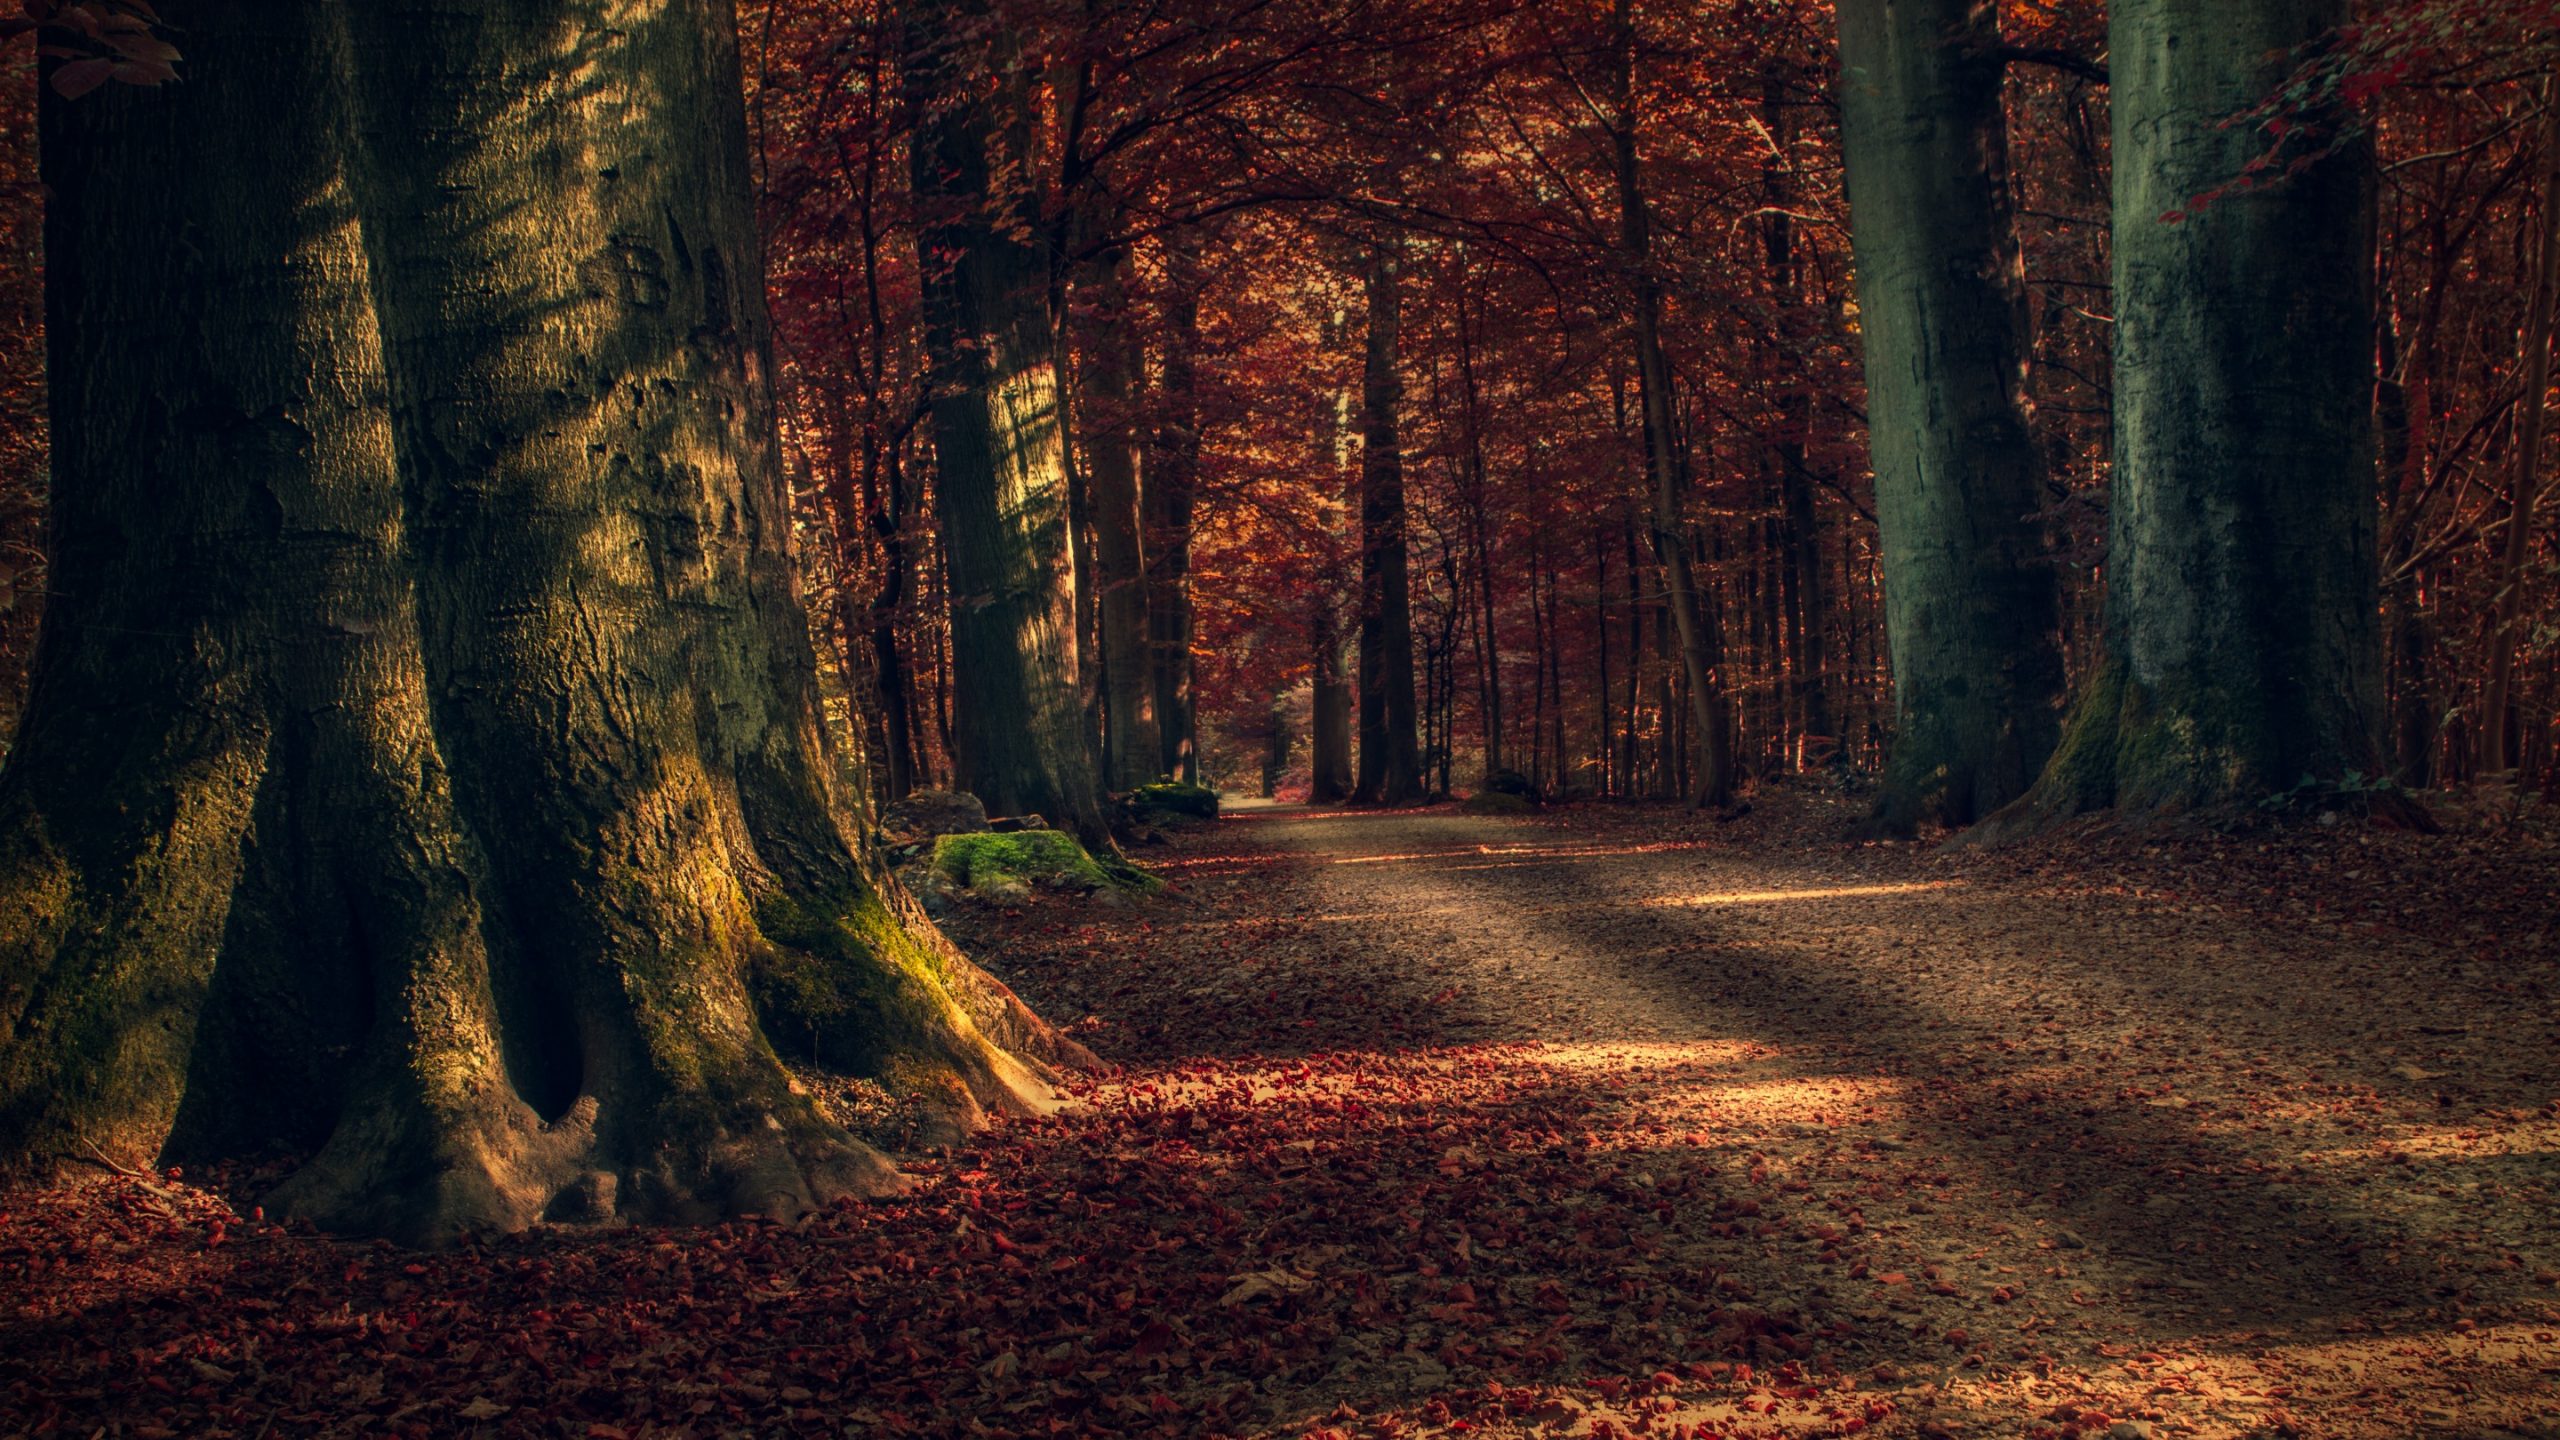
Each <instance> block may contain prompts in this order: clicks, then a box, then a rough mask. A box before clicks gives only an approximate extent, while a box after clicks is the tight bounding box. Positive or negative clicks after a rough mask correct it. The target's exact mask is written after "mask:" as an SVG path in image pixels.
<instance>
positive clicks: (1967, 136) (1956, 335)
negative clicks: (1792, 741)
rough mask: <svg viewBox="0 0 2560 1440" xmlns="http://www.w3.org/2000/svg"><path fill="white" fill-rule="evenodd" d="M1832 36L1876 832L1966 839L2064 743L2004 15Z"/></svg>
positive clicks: (1902, 9)
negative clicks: (1884, 693)
mask: <svg viewBox="0 0 2560 1440" xmlns="http://www.w3.org/2000/svg"><path fill="white" fill-rule="evenodd" d="M1839 14H1840V64H1841V71H1842V79H1841V86H1840V103H1841V133H1842V148H1843V150H1844V152H1845V155H1846V159H1847V162H1848V183H1849V196H1850V216H1851V220H1852V224H1853V231H1854V233H1853V236H1852V244H1853V245H1854V247H1855V249H1856V254H1857V265H1858V309H1859V315H1860V319H1861V324H1862V327H1863V329H1864V331H1865V336H1866V360H1867V366H1866V373H1867V417H1868V434H1869V436H1870V441H1869V443H1870V446H1871V448H1872V450H1873V453H1874V461H1875V472H1876V517H1877V521H1878V530H1879V533H1880V536H1881V540H1882V545H1883V558H1884V572H1885V575H1884V580H1885V587H1884V588H1885V628H1886V642H1887V645H1888V647H1889V649H1890V651H1891V655H1892V663H1893V678H1894V708H1895V713H1896V716H1897V718H1898V720H1899V722H1900V724H1899V730H1900V733H1899V734H1898V736H1897V737H1896V739H1895V741H1894V746H1893V753H1892V757H1891V760H1890V761H1889V763H1888V766H1887V769H1886V772H1885V783H1884V789H1883V793H1882V794H1881V795H1880V797H1879V798H1878V800H1877V805H1876V812H1875V822H1874V823H1875V824H1876V826H1877V828H1879V829H1882V830H1885V831H1889V832H1897V833H1904V834H1907V833H1909V832H1910V831H1911V830H1912V829H1913V828H1914V827H1916V826H1917V825H1919V824H1921V823H1924V822H1935V823H1940V824H1946V825H1957V826H1961V825H1969V824H1971V823H1973V822H1974V821H1976V820H1978V819H1980V818H1982V817H1983V816H1985V815H1988V814H1990V813H1991V812H1992V811H1993V810H1996V809H1998V808H1999V807H2000V806H2002V805H2005V804H2007V803H2009V802H2010V801H2011V800H2014V799H2016V798H2017V797H2018V796H2020V795H2022V794H2024V793H2025V792H2026V791H2027V789H2028V787H2030V786H2031V785H2033V784H2034V783H2035V780H2036V776H2037V774H2038V773H2039V772H2040V771H2041V770H2042V768H2043V766H2044V763H2045V760H2046V759H2047V757H2049V756H2050V755H2051V754H2052V753H2053V747H2054V742H2055V741H2056V740H2057V739H2058V738H2059V737H2060V734H2061V720H2062V717H2061V704H2062V698H2063V690H2064V686H2065V680H2064V674H2063V663H2062V650H2061V645H2060V640H2059V635H2058V626H2059V623H2060V595H2059V592H2058V589H2057V582H2056V575H2055V572H2054V570H2053V568H2052V566H2051V565H2050V564H2049V563H2048V562H2047V560H2046V558H2045V547H2044V540H2043V536H2042V533H2041V530H2040V527H2039V526H2038V525H2037V523H2036V522H2035V521H2034V520H2033V519H2031V518H2030V516H2031V513H2032V512H2033V511H2034V510H2035V509H2036V508H2037V506H2038V505H2039V504H2040V503H2041V502H2042V497H2041V495H2040V493H2039V491H2040V487H2041V485H2042V482H2043V477H2044V466H2043V459H2042V456H2041V455H2040V454H2039V453H2038V451H2037V449H2036V443H2035V437H2034V435H2033V433H2032V432H2031V430H2030V428H2029V425H2028V416H2029V413H2030V412H2029V403H2030V402H2029V400H2028V396H2027V371H2026V364H2027V353H2028V340H2027V307H2026V280H2025V275H2024V272H2023V270H2022V269H2021V267H2020V262H2019V254H2018V246H2017V240H2016V235H2015V232H2014V229H2013V228H2012V213H2011V212H2012V205H2013V202H2012V200H2011V198H2010V182H2009V173H2008V172H2009V141H2008V125H2007V121H2006V120H2005V118H2004V116H2003V114H2002V110H2001V74H2002V61H2001V59H2000V56H1999V54H1998V49H1999V42H2000V30H1999V19H1998V14H1997V10H1996V8H1995V7H1993V6H1990V5H1986V4H1983V3H1981V0H1842V4H1841V5H1840V7H1839ZM2157 214H2158V211H2157V208H2156V207H2155V209H2154V210H2153V212H2152V214H2151V216H2149V217H2146V219H2147V220H2156V217H2157Z"/></svg>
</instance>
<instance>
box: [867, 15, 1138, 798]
mask: <svg viewBox="0 0 2560 1440" xmlns="http://www.w3.org/2000/svg"><path fill="white" fill-rule="evenodd" d="M985 19H986V15H985V6H984V4H982V3H979V0H918V3H917V4H916V5H915V6H914V8H913V9H912V10H911V11H910V13H909V16H908V23H909V24H910V26H911V27H912V30H911V34H910V42H911V46H912V53H911V54H910V56H909V59H908V65H907V83H908V86H909V88H910V91H911V95H912V99H913V105H914V112H915V113H916V114H917V115H918V116H919V117H921V118H920V119H919V121H918V124H917V129H916V135H915V139H914V141H913V146H914V181H915V194H916V204H917V207H918V209H919V211H920V212H921V214H922V217H923V229H922V236H921V239H922V242H923V247H924V253H926V254H927V255H929V256H934V257H937V262H936V263H933V264H929V265H927V266H926V268H925V273H924V311H925V352H926V360H927V365H928V368H929V370H930V372H931V377H932V389H933V422H932V424H933V448H934V455H935V460H936V465H937V468H936V471H935V485H934V501H935V511H936V514H937V516H938V517H939V519H940V520H941V522H942V543H943V549H944V554H945V565H946V568H947V571H948V574H949V576H950V587H951V601H950V606H951V661H952V677H951V681H952V691H953V694H952V700H951V709H952V743H953V747H954V750H955V752H956V753H955V754H954V756H953V760H954V762H955V766H956V769H957V771H958V776H959V783H960V785H961V787H962V788H963V789H966V790H969V791H971V792H973V793H975V794H976V795H977V797H978V798H979V799H980V800H982V801H984V802H985V803H986V806H987V809H988V811H989V812H990V813H992V814H997V815H1022V814H1039V815H1042V816H1045V817H1047V818H1048V819H1049V821H1050V823H1052V824H1053V825H1056V826H1057V827H1058V828H1060V829H1062V830H1070V831H1073V832H1075V833H1076V834H1077V835H1078V836H1080V837H1081V838H1083V839H1084V840H1085V841H1086V842H1087V843H1088V844H1107V843H1109V830H1108V827H1107V825H1106V824H1105V822H1104V819H1103V813H1102V789H1101V782H1100V777H1099V775H1098V773H1097V767H1096V765H1095V761H1094V757H1093V754H1092V751H1091V746H1090V743H1089V739H1088V736H1087V733H1086V724H1085V716H1084V710H1083V703H1082V699H1083V697H1082V694H1081V682H1080V679H1079V674H1080V672H1079V669H1078V666H1079V664H1080V660H1079V654H1080V650H1079V646H1078V644H1077V637H1078V621H1077V610H1076V606H1077V598H1076V597H1077V586H1076V578H1075V577H1076V570H1077V566H1076V564H1075V560H1074V556H1073V553H1072V552H1073V545H1074V536H1073V517H1072V516H1071V514H1070V509H1071V496H1070V490H1071V486H1070V484H1069V480H1068V473H1067V450H1066V430H1065V413H1064V410H1063V408H1062V407H1063V402H1064V398H1065V396H1064V391H1063V389H1062V386H1061V379H1060V376H1059V374H1058V357H1059V353H1060V352H1059V343H1058V334H1057V328H1056V318H1055V316H1054V313H1053V309H1052V306H1051V297H1050V288H1049V287H1050V284H1051V280H1052V277H1051V274H1050V262H1049V257H1048V255H1047V254H1046V253H1045V251H1044V250H1043V248H1042V247H1041V245H1040V244H1039V243H1038V237H1039V236H1040V234H1041V233H1042V231H1041V229H1040V227H1039V226H1038V225H1037V223H1036V222H1037V220H1038V218H1039V217H1038V215H1037V213H1036V210H1037V207H1036V205H1035V204H1034V197H1033V196H1032V195H1031V194H1030V193H1029V191H1028V189H1027V188H1026V187H1025V185H1024V183H1023V177H1024V176H1025V175H1026V174H1027V173H1029V172H1028V169H1027V158H1028V156H1029V155H1030V153H1031V144H1032V139H1031V129H1032V119H1033V97H1032V83H1031V80H1032V77H1031V76H1030V74H1029V73H1028V72H1027V70H1026V68H1025V66H1024V65H1023V63H1022V61H1021V58H1020V57H1019V56H1018V55H1016V54H1014V53H1012V47H1011V45H1010V43H1009V42H1008V39H1007V38H1006V37H1005V36H1004V35H1003V34H1001V33H989V30H988V27H987V26H986V24H985ZM981 66H992V67H993V69H994V71H995V74H994V77H993V82H992V84H985V83H980V82H979V80H978V79H977V78H976V77H975V76H974V75H973V73H972V72H973V71H974V70H976V69H977V68H978V67H981ZM961 96H968V97H973V98H971V99H970V100H969V101H968V103H960V102H959V101H957V100H955V98H954V97H961Z"/></svg>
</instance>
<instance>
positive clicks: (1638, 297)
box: [1609, 0, 1733, 806]
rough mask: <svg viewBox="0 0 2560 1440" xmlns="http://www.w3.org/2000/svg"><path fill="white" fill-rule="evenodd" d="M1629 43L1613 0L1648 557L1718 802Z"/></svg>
mask: <svg viewBox="0 0 2560 1440" xmlns="http://www.w3.org/2000/svg"><path fill="white" fill-rule="evenodd" d="M1635 43H1636V42H1635V14H1634V9H1633V3H1632V0H1617V46H1616V49H1617V67H1618V68H1617V73H1616V75H1615V77H1614V78H1615V80H1616V92H1617V93H1616V95H1615V96H1614V99H1615V101H1616V108H1617V115H1616V116H1615V118H1614V120H1613V122H1612V124H1611V127H1610V135H1609V139H1610V146H1611V150H1612V152H1613V159H1614V161H1615V166H1616V180H1617V189H1618V197H1617V198H1618V226H1619V229H1618V244H1619V258H1620V263H1621V264H1623V265H1624V266H1625V267H1626V270H1627V281H1628V284H1629V285H1630V287H1632V289H1633V292H1634V294H1633V299H1634V312H1635V315H1634V318H1635V324H1634V335H1633V340H1634V344H1635V352H1636V382H1637V398H1638V401H1639V406H1638V408H1639V411H1640V413H1641V416H1642V420H1643V430H1644V447H1645V460H1646V470H1647V478H1648V479H1649V480H1650V482H1651V486H1652V502H1653V553H1654V560H1655V562H1656V563H1657V564H1658V565H1660V566H1661V568H1662V579H1663V589H1664V591H1665V592H1666V595H1667V598H1668V601H1669V604H1670V607H1671V620H1672V624H1673V626H1674V628H1675V629H1677V631H1678V632H1679V636H1680V664H1681V667H1682V669H1683V670H1684V671H1685V673H1686V674H1687V676H1688V680H1689V707H1690V710H1691V712H1692V714H1693V716H1694V718H1695V720H1696V722H1697V727H1698V731H1697V739H1698V747H1699V761H1700V764H1699V767H1698V773H1697V784H1696V785H1695V786H1694V787H1692V788H1691V790H1690V792H1689V799H1690V802H1691V803H1692V804H1694V805H1701V806H1720V805H1724V804H1727V803H1729V802H1730V801H1731V800H1732V799H1733V724H1732V717H1731V716H1730V715H1729V714H1728V713H1727V710H1728V706H1727V704H1726V700H1725V693H1724V684H1723V681H1722V679H1721V678H1720V677H1719V676H1718V674H1717V665H1718V664H1719V663H1720V656H1719V654H1718V652H1719V651H1720V650H1721V649H1722V648H1723V645H1722V640H1721V637H1720V636H1719V635H1718V634H1717V633H1716V617H1715V614H1714V612H1713V611H1712V610H1711V609H1709V608H1707V607H1706V606H1705V605H1704V604H1703V603H1702V600H1701V597H1700V596H1699V594H1698V583H1697V579H1696V572H1695V570H1694V569H1693V568H1692V567H1691V565H1690V562H1689V541H1688V534H1689V517H1688V494H1687V491H1688V476H1687V475H1686V473H1685V467H1684V466H1683V465H1682V464H1681V460H1680V456H1679V453H1678V444H1679V435H1678V431H1677V429H1676V423H1675V421H1674V419H1673V415H1672V399H1671V362H1670V359H1669V358H1668V357H1667V356H1666V355H1665V354H1664V353H1663V349H1662V282H1661V279H1660V277H1658V276H1656V275H1655V274H1654V273H1653V217H1652V214H1651V212H1650V210H1649V208H1648V207H1647V204H1646V201H1645V196H1644V184H1643V176H1642V172H1641V170H1640V169H1639V165H1638V159H1637V146H1636V140H1637V135H1638V133H1639V129H1640V127H1639V117H1638V114H1637V108H1636V95H1635Z"/></svg>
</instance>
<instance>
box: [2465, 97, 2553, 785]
mask: <svg viewBox="0 0 2560 1440" xmlns="http://www.w3.org/2000/svg"><path fill="white" fill-rule="evenodd" d="M2542 110H2543V122H2542V225H2541V234H2540V235H2539V236H2538V237H2536V240H2537V244H2538V245H2539V246H2540V253H2539V255H2537V256H2536V273H2535V275H2534V281H2533V299H2532V301H2531V302H2530V303H2529V304H2528V305H2527V307H2526V315H2525V326H2524V343H2523V346H2522V350H2523V353H2522V356H2521V358H2522V360H2523V362H2524V363H2523V365H2522V367H2521V368H2522V369H2523V371H2524V382H2523V383H2524V394H2523V397H2522V398H2521V399H2519V400H2518V401H2517V404H2516V453H2515V462H2514V463H2515V467H2516V469H2515V481H2514V484H2513V485H2512V486H2511V487H2510V488H2509V490H2508V492H2507V533H2506V546H2505V548H2504V549H2503V550H2502V551H2501V552H2500V554H2499V557H2498V586H2497V597H2498V598H2497V615H2496V619H2495V620H2494V622H2493V624H2492V628H2491V630H2490V632H2489V675H2488V679H2487V680H2486V681H2485V682H2484V683H2483V684H2482V685H2481V687H2480V768H2481V769H2482V770H2483V771H2504V770H2513V769H2515V768H2516V767H2517V765H2518V764H2519V763H2520V761H2521V760H2522V758H2523V757H2522V755H2521V753H2520V749H2519V747H2518V746H2517V745H2516V743H2515V733H2516V723H2515V721H2516V717H2515V715H2514V713H2513V710H2514V706H2513V705H2512V704H2511V702H2510V698H2509V695H2508V691H2509V690H2510V689H2511V688H2512V687H2513V684H2514V680H2515V673H2516V651H2517V649H2518V648H2519V646H2520V645H2521V644H2522V642H2523V637H2522V635H2521V634H2520V633H2519V631H2520V629H2521V627H2522V623H2523V620H2524V587H2525V560H2526V558H2527V557H2528V556H2529V555H2530V554H2531V553H2532V548H2533V505H2534V499H2535V497H2536V496H2537V495H2538V494H2539V493H2540V491H2541V488H2542V435H2543V420H2544V416H2545V415H2546V414H2547V413H2548V408H2547V407H2548V404H2549V401H2550V398H2551V310H2552V298H2553V292H2554V291H2556V290H2560V75H2555V76H2553V77H2552V78H2551V79H2550V80H2548V81H2546V82H2545V83H2544V85H2543V101H2542Z"/></svg>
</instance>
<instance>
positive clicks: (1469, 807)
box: [1458, 790, 1538, 815]
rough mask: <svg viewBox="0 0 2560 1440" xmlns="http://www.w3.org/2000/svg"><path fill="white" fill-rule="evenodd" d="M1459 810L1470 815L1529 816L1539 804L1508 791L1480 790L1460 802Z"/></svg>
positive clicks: (1524, 796)
mask: <svg viewBox="0 0 2560 1440" xmlns="http://www.w3.org/2000/svg"><path fill="white" fill-rule="evenodd" d="M1458 808H1459V809H1460V810H1461V811H1463V812H1465V813H1466V814H1469V815H1527V814H1530V813H1531V812H1533V811H1535V810H1536V809H1537V808H1538V803H1537V802H1536V801H1534V800H1531V799H1530V798H1529V797H1527V796H1526V795H1514V794H1512V793H1510V792H1509V791H1507V790H1479V791H1477V792H1476V793H1474V794H1473V795H1470V796H1468V797H1467V798H1466V799H1465V800H1464V801H1462V802H1460V804H1459V806H1458Z"/></svg>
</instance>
